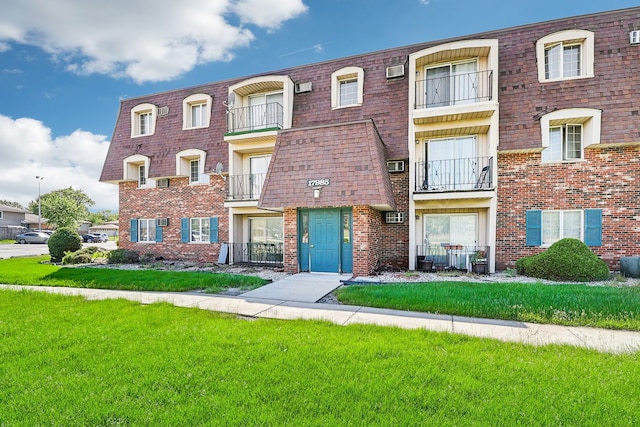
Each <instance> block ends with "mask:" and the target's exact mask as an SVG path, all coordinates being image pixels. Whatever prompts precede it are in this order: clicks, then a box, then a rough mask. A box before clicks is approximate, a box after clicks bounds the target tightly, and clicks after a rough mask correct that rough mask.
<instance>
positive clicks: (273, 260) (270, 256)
mask: <svg viewBox="0 0 640 427" xmlns="http://www.w3.org/2000/svg"><path fill="white" fill-rule="evenodd" d="M282 247H283V245H282V243H229V250H230V251H231V254H232V260H233V263H234V264H252V265H271V266H274V267H275V266H282V265H283V252H282Z"/></svg>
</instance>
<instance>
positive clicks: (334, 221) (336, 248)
mask: <svg viewBox="0 0 640 427" xmlns="http://www.w3.org/2000/svg"><path fill="white" fill-rule="evenodd" d="M309 226H310V233H309V253H310V255H311V256H310V258H311V265H310V268H311V271H315V272H323V273H337V272H338V271H339V268H340V241H339V240H338V237H339V230H340V210H338V209H320V210H313V211H311V215H310V216H309Z"/></svg>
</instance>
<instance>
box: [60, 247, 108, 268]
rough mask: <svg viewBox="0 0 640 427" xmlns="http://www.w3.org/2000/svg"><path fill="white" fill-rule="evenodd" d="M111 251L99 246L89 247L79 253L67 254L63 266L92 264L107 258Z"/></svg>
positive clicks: (63, 259)
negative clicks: (98, 259)
mask: <svg viewBox="0 0 640 427" xmlns="http://www.w3.org/2000/svg"><path fill="white" fill-rule="evenodd" d="M108 254H109V251H108V250H106V249H103V248H100V247H98V246H88V247H86V248H82V249H80V250H79V251H75V252H67V253H66V254H65V256H64V257H62V264H90V263H92V262H94V261H95V260H96V259H97V258H107V256H108Z"/></svg>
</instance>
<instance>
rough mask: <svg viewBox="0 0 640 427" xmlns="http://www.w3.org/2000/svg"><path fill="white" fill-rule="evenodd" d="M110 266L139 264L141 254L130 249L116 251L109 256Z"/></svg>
mask: <svg viewBox="0 0 640 427" xmlns="http://www.w3.org/2000/svg"><path fill="white" fill-rule="evenodd" d="M107 262H108V263H109V264H137V263H138V262H140V254H139V253H138V252H136V251H132V250H129V249H121V248H119V249H114V250H112V251H111V252H109V255H108V256H107Z"/></svg>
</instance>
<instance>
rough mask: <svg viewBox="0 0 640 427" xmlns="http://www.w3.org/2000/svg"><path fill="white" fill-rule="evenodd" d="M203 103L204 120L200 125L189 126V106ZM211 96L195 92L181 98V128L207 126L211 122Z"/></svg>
mask: <svg viewBox="0 0 640 427" xmlns="http://www.w3.org/2000/svg"><path fill="white" fill-rule="evenodd" d="M202 104H205V116H204V122H203V123H202V125H200V126H191V119H192V117H191V107H193V106H194V105H202ZM212 104H213V98H212V97H211V95H207V94H205V93H196V94H194V95H190V96H188V97H186V98H185V99H183V100H182V130H188V129H202V128H208V127H209V123H210V122H211V105H212Z"/></svg>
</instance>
